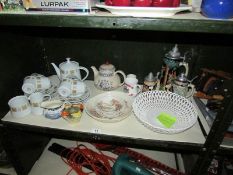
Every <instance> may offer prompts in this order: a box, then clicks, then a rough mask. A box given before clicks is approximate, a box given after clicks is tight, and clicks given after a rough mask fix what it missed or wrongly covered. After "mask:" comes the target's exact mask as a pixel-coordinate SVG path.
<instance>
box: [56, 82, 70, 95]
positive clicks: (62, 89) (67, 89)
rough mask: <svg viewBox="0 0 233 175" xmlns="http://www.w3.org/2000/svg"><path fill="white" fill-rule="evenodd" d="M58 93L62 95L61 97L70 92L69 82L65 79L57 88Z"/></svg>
mask: <svg viewBox="0 0 233 175" xmlns="http://www.w3.org/2000/svg"><path fill="white" fill-rule="evenodd" d="M57 91H58V93H59V94H60V95H61V96H62V97H68V96H70V94H71V83H70V82H67V81H63V82H62V83H61V84H60V86H59V88H58V89H57Z"/></svg>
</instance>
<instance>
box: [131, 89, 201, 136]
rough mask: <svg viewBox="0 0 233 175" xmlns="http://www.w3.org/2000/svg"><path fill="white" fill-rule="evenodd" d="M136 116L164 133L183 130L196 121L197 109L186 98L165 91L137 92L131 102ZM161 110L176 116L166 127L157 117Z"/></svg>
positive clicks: (155, 129)
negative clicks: (169, 125)
mask: <svg viewBox="0 0 233 175" xmlns="http://www.w3.org/2000/svg"><path fill="white" fill-rule="evenodd" d="M133 111H134V114H135V115H136V118H137V119H138V120H139V121H140V122H141V123H142V124H143V125H144V126H146V127H147V128H149V129H151V130H153V131H155V132H159V133H164V134H174V133H179V132H182V131H185V130H186V129H188V128H190V127H192V126H193V125H194V124H195V123H196V121H197V111H196V109H195V107H194V106H193V104H192V103H191V102H190V101H189V100H188V99H186V98H184V97H182V96H180V95H178V94H175V93H172V92H166V91H147V92H143V93H141V94H139V95H138V96H137V97H136V98H135V99H134V102H133ZM162 112H165V113H167V114H169V115H171V116H173V117H176V122H175V123H174V124H173V125H172V126H171V127H170V128H166V127H165V126H164V125H162V124H161V123H160V122H159V121H158V119H156V118H157V117H158V116H159V115H160V114H161V113H162Z"/></svg>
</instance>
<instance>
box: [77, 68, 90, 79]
mask: <svg viewBox="0 0 233 175" xmlns="http://www.w3.org/2000/svg"><path fill="white" fill-rule="evenodd" d="M79 69H80V70H84V71H85V72H86V76H85V77H84V78H83V79H81V81H84V80H86V78H87V76H88V75H89V70H88V69H87V68H85V67H82V66H80V67H79Z"/></svg>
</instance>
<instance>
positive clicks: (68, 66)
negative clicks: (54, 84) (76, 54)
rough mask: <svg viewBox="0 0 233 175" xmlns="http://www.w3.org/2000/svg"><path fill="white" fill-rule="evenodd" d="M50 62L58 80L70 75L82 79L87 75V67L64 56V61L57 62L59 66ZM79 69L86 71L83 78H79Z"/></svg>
mask: <svg viewBox="0 0 233 175" xmlns="http://www.w3.org/2000/svg"><path fill="white" fill-rule="evenodd" d="M51 64H52V66H53V67H54V69H55V71H56V73H57V76H58V78H59V79H60V80H63V79H65V78H67V77H70V76H72V77H76V78H77V79H79V80H81V81H83V80H85V79H86V78H87V76H88V75H89V71H88V69H87V68H85V67H82V66H79V63H78V62H76V61H70V58H66V62H63V63H61V64H59V68H58V67H57V66H56V65H55V64H54V63H51ZM80 70H84V71H85V72H86V75H85V77H84V78H81V74H80Z"/></svg>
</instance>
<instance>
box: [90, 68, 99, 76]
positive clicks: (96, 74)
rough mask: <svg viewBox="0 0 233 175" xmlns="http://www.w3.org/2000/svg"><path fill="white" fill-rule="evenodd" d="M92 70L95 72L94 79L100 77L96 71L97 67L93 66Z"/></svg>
mask: <svg viewBox="0 0 233 175" xmlns="http://www.w3.org/2000/svg"><path fill="white" fill-rule="evenodd" d="M91 69H92V70H93V72H94V77H96V76H98V75H99V71H98V70H97V69H96V67H95V66H91Z"/></svg>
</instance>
